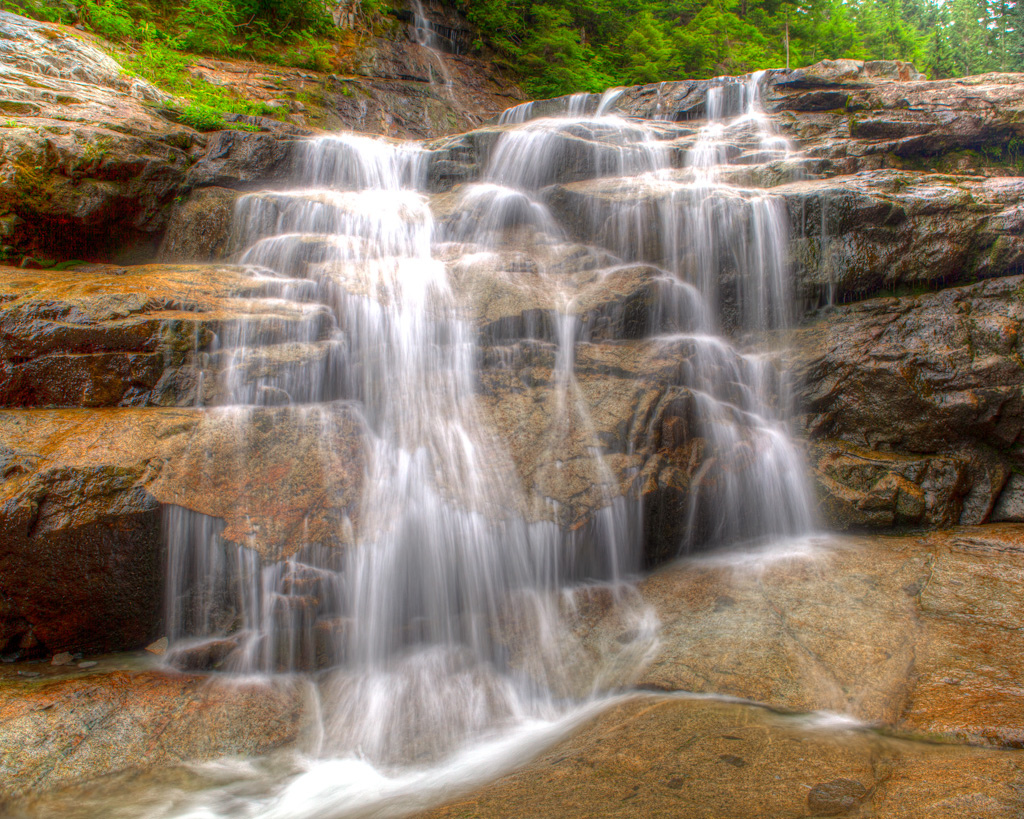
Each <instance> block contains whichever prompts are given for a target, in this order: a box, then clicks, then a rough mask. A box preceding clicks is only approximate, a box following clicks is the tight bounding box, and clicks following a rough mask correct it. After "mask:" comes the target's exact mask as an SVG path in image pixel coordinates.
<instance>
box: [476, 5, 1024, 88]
mask: <svg viewBox="0 0 1024 819" xmlns="http://www.w3.org/2000/svg"><path fill="white" fill-rule="evenodd" d="M463 7H464V9H465V11H466V15H467V17H468V18H469V19H470V20H471V21H472V22H473V23H475V24H476V25H477V26H478V27H479V29H480V32H481V38H482V39H484V40H486V41H489V42H490V43H491V44H492V45H493V46H494V47H495V48H496V49H497V50H498V51H499V52H500V54H501V55H502V57H503V59H505V60H506V61H507V62H508V64H509V66H510V67H511V68H512V69H513V70H515V71H517V72H518V73H519V74H520V75H521V76H522V77H523V78H524V85H525V87H526V89H527V91H528V92H529V93H530V94H531V95H532V96H535V97H548V96H554V95H557V94H564V93H569V92H571V91H600V90H602V89H604V88H607V87H609V86H612V85H634V84H639V83H648V82H659V81H661V80H673V79H683V78H706V77H714V76H719V75H724V74H743V73H746V72H748V71H754V70H757V69H760V68H779V67H782V66H785V65H786V64H787V46H788V52H789V54H788V56H789V61H788V62H789V65H790V66H791V67H793V68H797V67H800V66H805V65H810V64H812V63H815V62H817V61H818V60H823V59H839V58H843V57H849V58H853V59H860V60H906V61H909V62H912V63H914V64H915V65H916V66H917V68H918V69H920V70H921V71H924V72H926V73H927V74H928V75H929V76H931V77H932V78H933V79H938V78H942V77H959V76H966V75H970V74H983V73H986V72H989V71H1024V0H1016V2H1015V1H1014V0H947V1H946V2H940V1H938V0H849V2H846V1H845V0H806V2H801V3H790V2H784V0H710V1H709V0H463Z"/></svg>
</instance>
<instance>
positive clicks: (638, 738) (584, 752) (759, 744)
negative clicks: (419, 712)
mask: <svg viewBox="0 0 1024 819" xmlns="http://www.w3.org/2000/svg"><path fill="white" fill-rule="evenodd" d="M1021 786H1024V755H1022V754H1021V753H1019V752H1012V753H1007V752H999V751H991V750H979V749H969V748H960V747H949V746H946V747H943V746H929V745H925V744H917V743H912V742H907V741H904V740H897V739H887V738H884V737H881V736H878V735H875V734H873V733H871V732H869V731H858V730H855V729H850V728H836V727H831V728H827V729H826V728H820V727H815V725H814V723H813V722H810V723H808V722H805V721H802V720H800V719H793V718H786V717H782V716H779V715H777V714H773V713H772V712H770V711H768V710H766V709H761V708H756V707H750V706H744V705H735V704H725V703H716V702H708V701H701V700H689V699H685V698H660V697H637V698H634V699H631V700H628V701H626V702H623V703H621V704H618V705H616V706H613V707H612V708H610V709H608V710H607V711H605V712H604V713H602V714H601V715H600V716H598V717H596V718H594V719H593V720H591V721H590V723H589V724H587V725H586V726H585V727H583V728H582V729H581V730H579V731H578V732H577V733H576V734H575V735H574V736H572V737H570V738H568V739H566V740H563V741H562V742H560V743H559V744H558V745H557V746H556V747H555V748H553V749H552V750H550V751H548V752H547V753H545V754H543V755H542V756H541V757H540V758H538V759H537V760H535V761H533V762H531V763H530V764H528V765H526V766H525V767H524V768H523V769H522V770H520V771H518V772H516V773H513V774H510V775H508V776H506V777H504V778H502V779H499V780H498V781H497V782H494V783H493V784H490V785H486V786H484V787H482V788H480V789H479V790H477V791H475V792H472V793H469V794H467V795H463V796H460V797H455V798H453V799H452V800H451V801H450V803H449V804H447V805H445V806H443V807H440V808H437V809H435V810H432V811H428V812H426V813H422V814H418V815H419V816H422V817H424V819H425V818H426V817H431V819H441V817H445V819H464V818H465V817H474V818H475V819H486V818H487V817H502V819H511V817H523V819H526V817H537V816H565V817H593V816H601V817H623V819H626V817H629V819H632V817H638V816H666V817H667V816H685V817H692V818H693V819H704V818H705V817H706V819H761V818H763V819H798V817H799V818H800V819H802V818H803V817H823V816H885V817H891V819H940V817H942V819H954V817H960V816H968V815H969V816H977V817H991V819H996V817H1005V816H1015V815H1017V813H1019V811H1020V810H1021V808H1022V807H1024V802H1022V800H1021V796H1020V794H1019V789H1020V788H1021Z"/></svg>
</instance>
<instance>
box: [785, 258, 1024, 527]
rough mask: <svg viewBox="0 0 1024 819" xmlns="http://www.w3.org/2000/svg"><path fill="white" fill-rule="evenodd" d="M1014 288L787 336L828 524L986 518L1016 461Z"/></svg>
mask: <svg viewBox="0 0 1024 819" xmlns="http://www.w3.org/2000/svg"><path fill="white" fill-rule="evenodd" d="M1021 287H1022V280H1021V278H1020V277H1009V278H1003V279H996V280H993V281H990V282H983V283H980V284H976V285H970V286H965V287H956V288H947V289H945V290H942V291H940V292H938V293H933V294H926V295H921V296H912V297H903V298H889V299H876V300H871V301H865V302H860V303H857V304H853V305H849V306H845V307H841V308H837V309H835V310H833V311H832V312H830V313H829V314H828V315H827V316H826V317H825V318H823V319H821V320H819V321H817V322H814V323H812V324H810V325H809V326H807V327H805V328H803V329H801V330H799V331H798V333H797V335H796V351H797V352H796V356H797V357H796V361H795V375H796V377H797V379H798V383H799V384H800V385H801V386H800V392H799V398H800V405H801V407H802V409H803V413H804V414H803V416H802V419H801V425H802V427H803V429H804V431H805V434H806V435H807V437H808V438H809V439H810V440H811V441H812V442H813V447H812V450H811V460H812V463H813V464H814V465H815V470H816V474H817V480H818V483H819V486H820V488H821V490H822V491H821V496H822V498H823V504H824V508H825V512H826V517H827V519H828V520H829V521H830V522H832V523H833V524H836V525H839V526H841V527H843V528H846V527H850V526H854V527H877V526H881V527H887V526H893V525H901V524H919V523H926V524H931V525H945V524H949V523H956V522H960V523H980V522H982V521H984V520H987V519H990V517H991V516H992V515H994V510H995V508H996V504H997V501H998V500H999V499H1000V498H1001V497H1002V496H1003V495H1004V493H1005V490H1004V486H1005V485H1006V483H1007V480H1008V479H1009V478H1010V474H1011V472H1012V471H1013V470H1018V469H1020V468H1021V467H1022V465H1024V450H1022V429H1024V428H1022V420H1021V419H1022V407H1024V391H1022V388H1021V384H1022V383H1024V368H1022V365H1021V363H1020V361H1021V359H1020V352H1019V338H1020V330H1021V322H1022V320H1024V315H1022V312H1021V302H1020V298H1019V291H1020V288H1021ZM1006 497H1007V498H1011V497H1013V496H1012V493H1011V494H1010V495H1007V496H1006ZM1006 503H1011V501H1009V500H1008V501H1006ZM1000 509H1005V507H1000ZM1003 514H1006V513H1005V512H1003V511H1001V512H1000V515H1003Z"/></svg>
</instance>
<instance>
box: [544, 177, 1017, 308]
mask: <svg viewBox="0 0 1024 819" xmlns="http://www.w3.org/2000/svg"><path fill="white" fill-rule="evenodd" d="M689 174H690V172H689V171H685V170H684V171H679V172H675V173H672V174H668V175H663V176H661V177H659V178H658V179H656V180H643V181H640V180H635V179H630V178H625V179H623V178H616V177H608V178H601V179H591V180H588V181H584V182H576V183H573V184H567V185H559V186H555V187H554V188H552V189H550V190H549V191H547V192H546V198H547V201H548V203H549V205H550V206H551V208H552V209H553V210H554V212H555V213H556V215H557V216H558V218H559V221H560V223H561V224H564V225H565V226H566V227H567V228H568V229H569V230H570V233H571V235H573V236H574V238H576V239H577V240H580V241H584V242H593V243H596V244H598V245H602V246H605V247H608V248H609V249H610V250H613V251H615V252H618V253H620V254H622V253H624V254H625V255H626V257H627V258H632V259H638V260H643V261H649V262H653V263H656V264H660V265H662V266H668V267H671V266H672V264H673V261H672V259H673V258H675V255H676V254H678V252H679V251H678V248H677V243H678V241H679V236H677V235H676V234H677V233H682V235H683V236H684V237H685V236H686V234H685V231H686V230H687V229H689V228H688V224H687V222H686V219H685V216H686V213H687V212H688V209H689V208H691V207H692V205H693V195H694V194H693V192H692V188H691V187H689V182H688V175H689ZM761 181H762V182H764V181H765V180H761ZM741 184H742V183H741ZM769 184H772V185H773V186H772V187H771V188H770V189H769V191H768V195H769V196H770V197H773V198H774V197H777V198H776V199H774V201H775V202H777V203H778V206H779V207H780V208H782V209H783V211H784V213H785V214H786V215H787V217H788V222H789V225H788V239H789V245H790V254H791V256H792V259H793V265H794V274H795V277H794V283H793V293H794V296H796V297H797V298H798V299H800V300H802V303H804V304H805V305H809V306H811V307H816V306H817V305H819V304H820V303H822V302H823V301H828V300H829V299H831V300H833V301H834V302H837V303H838V302H843V301H849V300H852V299H858V298H864V297H867V296H870V295H873V294H876V293H878V292H879V291H882V290H890V291H891V290H894V289H898V288H914V287H942V286H946V285H949V284H952V283H956V282H964V281H970V280H972V279H976V278H990V277H997V276H1007V275H1010V274H1016V273H1019V272H1020V270H1021V267H1022V265H1024V232H1022V229H1021V228H1022V225H1024V222H1021V219H1020V216H1019V214H1018V213H1017V211H1018V208H1019V202H1020V201H1022V199H1024V182H1021V180H1020V179H992V180H983V179H973V178H968V177H950V176H940V175H938V174H923V173H910V172H907V171H892V170H887V171H870V172H862V173H859V174H856V175H854V176H841V177H830V178H828V179H821V180H815V181H801V182H789V181H788V180H786V179H781V180H778V181H777V182H775V183H770V182H769ZM761 195H762V193H761V191H757V193H756V194H753V193H751V194H749V195H748V194H743V193H742V192H739V194H738V195H737V192H734V191H730V192H729V195H728V196H726V195H723V196H720V197H718V198H717V199H714V198H712V200H711V201H712V202H713V203H714V207H715V208H716V210H718V211H720V212H721V214H722V216H721V218H722V219H723V220H726V221H725V224H727V225H728V226H729V229H730V230H732V231H735V232H736V235H737V236H740V235H742V234H743V232H744V231H745V230H746V229H747V228H746V227H745V226H746V225H748V224H749V223H750V220H751V219H753V218H755V216H756V214H757V213H758V212H759V211H757V210H756V209H755V208H754V207H753V205H752V204H751V203H752V202H754V201H756V200H757V197H760V196H761ZM747 197H749V198H747ZM622 214H630V218H629V219H627V220H625V221H623V220H622V219H621V218H620V217H621V215H622ZM638 215H639V216H642V218H640V219H638V218H637V217H638ZM666 224H670V225H673V229H672V230H671V231H668V232H666V230H665V228H664V226H665V225H666ZM737 241H739V240H737ZM684 244H685V243H684ZM670 257H672V258H670ZM682 261H683V264H684V269H685V264H686V259H685V255H684V257H683V260H682ZM737 265H738V263H737V260H736V259H733V258H732V257H731V256H730V255H729V254H723V255H722V258H721V259H720V260H719V270H718V271H717V273H718V288H719V289H720V290H721V291H722V292H723V296H722V298H721V300H722V301H723V302H726V301H727V300H728V297H727V296H726V295H725V294H726V293H727V291H728V288H729V286H730V277H733V276H735V269H736V267H737ZM723 322H724V323H725V324H726V326H727V327H728V326H730V322H729V317H728V315H726V316H723Z"/></svg>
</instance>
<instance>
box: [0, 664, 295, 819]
mask: <svg viewBox="0 0 1024 819" xmlns="http://www.w3.org/2000/svg"><path fill="white" fill-rule="evenodd" d="M304 708H305V706H304V700H303V695H302V691H301V690H300V688H299V686H298V685H297V684H296V683H294V682H281V683H274V684H270V683H267V684H262V683H254V682H248V683H238V682H227V681H221V682H218V681H215V680H210V679H207V678H205V677H198V676H194V675H185V674H175V673H163V672H155V671H145V672H135V671H113V672H108V673H102V674H90V675H87V676H82V677H77V678H72V679H67V680H61V681H58V682H45V683H37V684H25V683H13V682H10V681H5V682H4V684H3V685H0V800H2V799H3V798H4V797H7V798H10V797H12V796H18V795H27V794H31V793H39V792H42V791H45V790H50V789H53V788H57V787H60V786H62V785H68V784H71V783H80V782H84V781H88V780H89V779H94V778H96V777H100V776H104V775H106V774H111V773H114V772H117V771H126V770H143V769H147V768H151V767H154V766H167V765H179V764H182V763H186V762H197V761H201V760H206V759H212V758H215V757H219V756H236V755H239V756H241V755H246V756H251V755H257V754H265V753H267V752H268V751H271V750H273V749H275V748H279V747H282V746H285V745H289V744H291V743H294V742H295V741H296V739H298V737H299V735H300V731H301V728H302V726H303V724H304V720H305V718H306V715H305V711H304ZM2 807H4V805H3V802H2V801H0V808H2Z"/></svg>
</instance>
